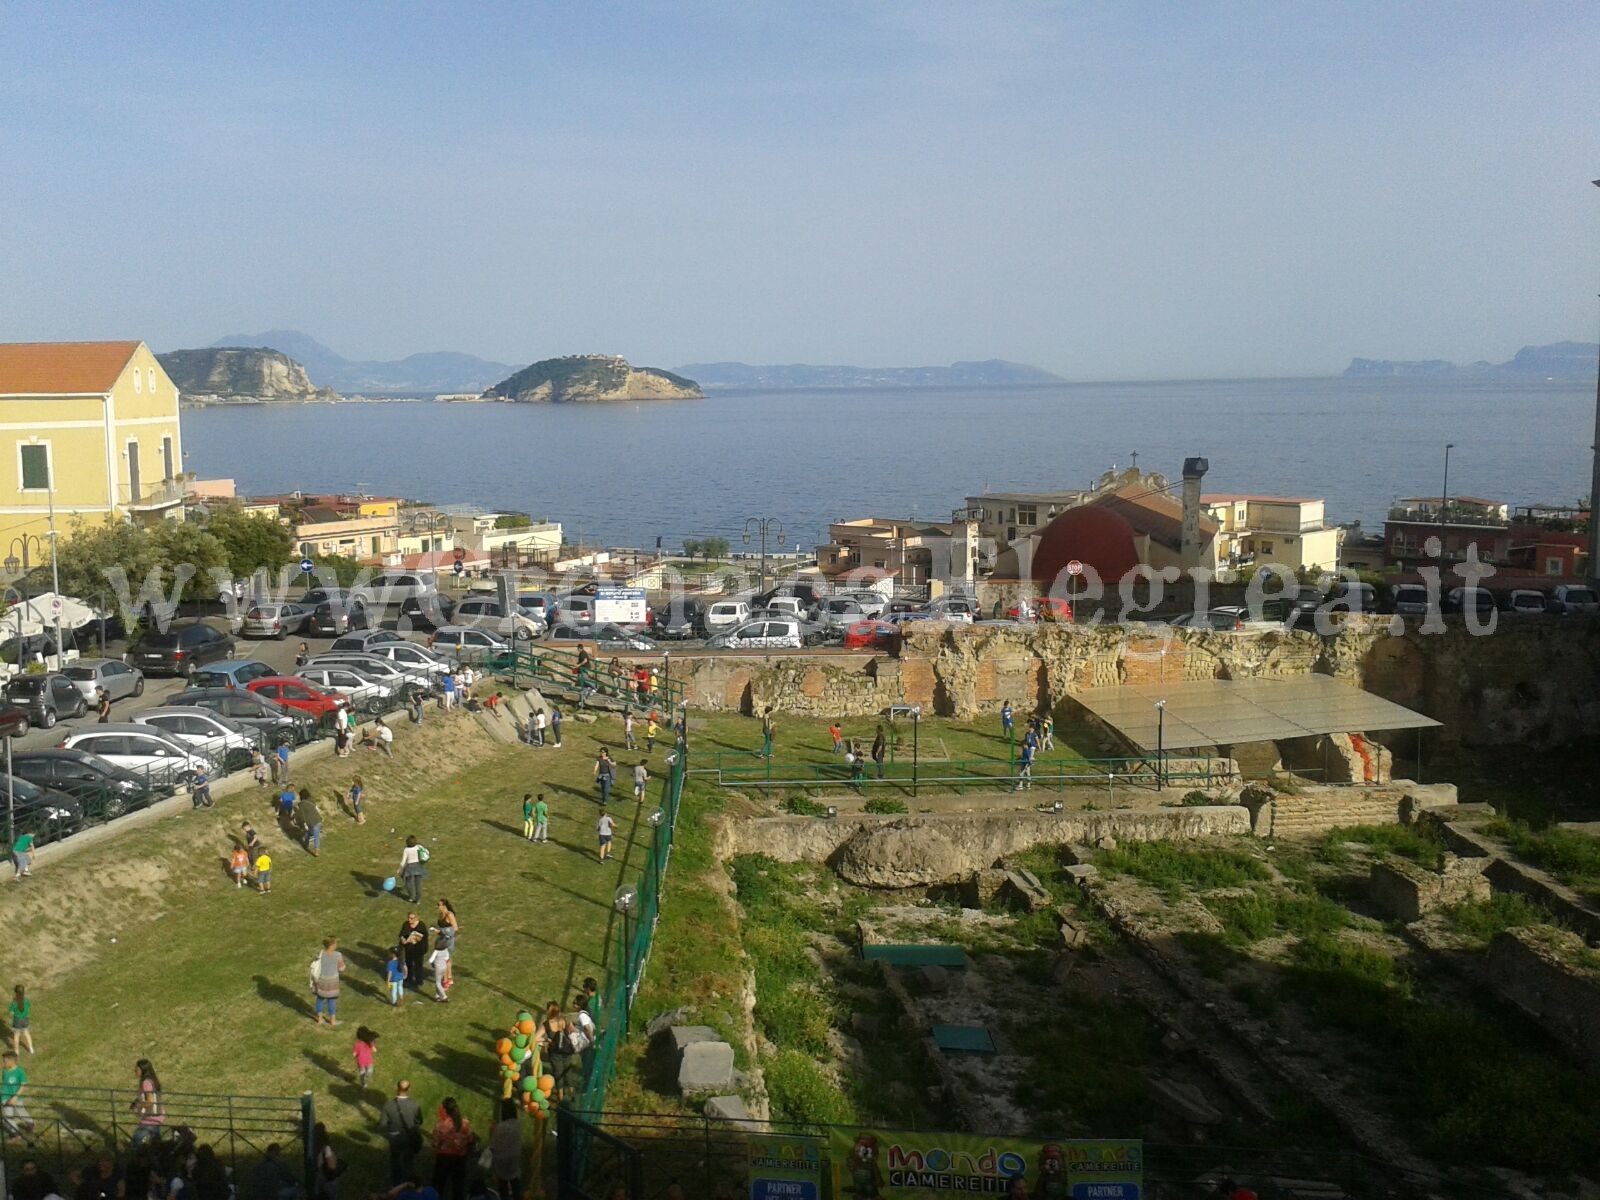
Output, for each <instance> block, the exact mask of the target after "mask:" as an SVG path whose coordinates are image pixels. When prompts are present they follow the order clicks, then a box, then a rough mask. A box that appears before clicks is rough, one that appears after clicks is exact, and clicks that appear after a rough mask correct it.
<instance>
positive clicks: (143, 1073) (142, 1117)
mask: <svg viewBox="0 0 1600 1200" xmlns="http://www.w3.org/2000/svg"><path fill="white" fill-rule="evenodd" d="M133 1069H134V1070H135V1071H137V1072H138V1074H139V1090H138V1091H137V1092H136V1093H135V1094H134V1097H133V1104H132V1105H130V1107H131V1108H132V1109H133V1111H134V1112H135V1113H136V1114H138V1117H139V1123H138V1126H137V1127H136V1128H135V1129H134V1131H133V1137H132V1138H131V1139H130V1145H132V1146H139V1145H142V1144H143V1143H145V1142H147V1141H149V1140H150V1139H151V1138H159V1137H160V1136H161V1127H162V1126H163V1125H164V1124H166V1121H167V1113H166V1109H165V1108H164V1107H163V1105H162V1103H161V1080H160V1078H159V1077H158V1076H157V1075H156V1069H155V1067H154V1066H152V1065H151V1063H150V1060H149V1059H148V1058H141V1059H140V1060H139V1061H138V1062H136V1063H134V1065H133Z"/></svg>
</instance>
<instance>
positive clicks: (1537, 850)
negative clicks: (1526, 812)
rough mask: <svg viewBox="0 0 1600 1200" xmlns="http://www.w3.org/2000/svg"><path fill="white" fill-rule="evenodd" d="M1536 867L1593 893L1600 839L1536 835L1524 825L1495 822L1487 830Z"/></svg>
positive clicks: (1555, 832) (1599, 871)
mask: <svg viewBox="0 0 1600 1200" xmlns="http://www.w3.org/2000/svg"><path fill="white" fill-rule="evenodd" d="M1486 829H1487V831H1488V832H1489V833H1490V834H1492V835H1493V836H1495V837H1498V838H1502V839H1504V841H1505V842H1506V843H1507V844H1508V845H1509V846H1510V847H1511V848H1512V849H1513V850H1515V851H1516V852H1517V855H1518V856H1519V857H1521V858H1525V859H1527V860H1528V861H1529V862H1530V863H1532V864H1533V865H1534V866H1536V867H1543V868H1544V869H1545V870H1546V871H1549V872H1551V873H1552V874H1553V875H1555V876H1556V877H1557V878H1558V879H1560V880H1561V882H1562V883H1565V884H1568V885H1570V886H1573V887H1580V888H1585V889H1586V890H1593V889H1594V887H1595V886H1596V885H1597V884H1600V838H1594V837H1590V836H1589V835H1588V834H1585V833H1576V832H1574V831H1573V830H1570V829H1544V830H1540V831H1538V832H1535V831H1534V830H1533V829H1530V828H1529V827H1528V826H1527V825H1525V824H1523V823H1522V822H1521V821H1495V822H1493V823H1491V824H1490V825H1488V826H1487V827H1486Z"/></svg>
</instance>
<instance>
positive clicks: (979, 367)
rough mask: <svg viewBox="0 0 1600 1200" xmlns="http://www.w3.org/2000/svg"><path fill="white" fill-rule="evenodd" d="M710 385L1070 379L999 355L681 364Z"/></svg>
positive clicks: (993, 383) (991, 383) (988, 383)
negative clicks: (866, 362)
mask: <svg viewBox="0 0 1600 1200" xmlns="http://www.w3.org/2000/svg"><path fill="white" fill-rule="evenodd" d="M678 373H679V374H680V375H687V376H688V377H689V378H691V379H693V380H695V381H696V382H697V383H699V384H700V386H701V387H706V388H772V389H783V388H908V387H1003V386H1006V385H1016V384H1028V383H1064V382H1065V380H1063V379H1062V378H1061V376H1059V375H1052V374H1051V373H1050V372H1049V371H1042V370H1040V369H1039V368H1038V367H1030V366H1027V365H1025V364H1023V363H1013V362H1004V361H1002V360H1001V359H998V358H991V359H986V360H985V361H983V362H958V363H951V364H950V365H949V366H948V367H829V366H809V365H807V364H805V363H790V364H787V365H776V366H751V365H750V364H749V363H742V362H716V363H690V364H689V365H687V366H683V367H679V368H678Z"/></svg>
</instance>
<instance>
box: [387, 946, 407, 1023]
mask: <svg viewBox="0 0 1600 1200" xmlns="http://www.w3.org/2000/svg"><path fill="white" fill-rule="evenodd" d="M383 981H384V982H385V983H387V984H388V985H389V1003H390V1004H392V1005H394V1006H395V1007H396V1008H399V1007H400V1001H401V1000H402V999H403V998H404V996H405V990H406V963H405V951H404V950H402V949H401V948H400V947H399V946H395V947H394V948H393V949H391V950H390V951H389V961H388V962H386V963H384V964H383Z"/></svg>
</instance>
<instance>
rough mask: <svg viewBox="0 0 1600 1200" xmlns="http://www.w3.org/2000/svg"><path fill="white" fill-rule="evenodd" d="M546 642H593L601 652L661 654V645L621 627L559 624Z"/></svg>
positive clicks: (552, 630)
mask: <svg viewBox="0 0 1600 1200" xmlns="http://www.w3.org/2000/svg"><path fill="white" fill-rule="evenodd" d="M544 640H545V641H546V642H550V643H553V644H556V645H560V644H562V643H567V644H571V643H574V642H593V643H594V645H595V647H596V648H597V649H600V650H630V651H633V652H634V653H637V654H649V653H659V652H660V649H661V647H660V645H659V644H658V643H657V642H656V641H655V640H654V639H652V638H649V637H646V636H645V635H644V634H642V633H635V632H634V631H633V630H631V629H625V628H623V627H622V626H621V625H612V624H610V623H607V624H604V625H568V624H565V623H561V624H557V625H556V626H555V627H554V628H553V629H551V630H550V632H549V633H547V634H546V635H545V639H544Z"/></svg>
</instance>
